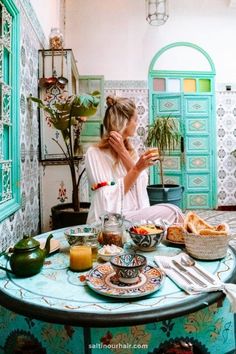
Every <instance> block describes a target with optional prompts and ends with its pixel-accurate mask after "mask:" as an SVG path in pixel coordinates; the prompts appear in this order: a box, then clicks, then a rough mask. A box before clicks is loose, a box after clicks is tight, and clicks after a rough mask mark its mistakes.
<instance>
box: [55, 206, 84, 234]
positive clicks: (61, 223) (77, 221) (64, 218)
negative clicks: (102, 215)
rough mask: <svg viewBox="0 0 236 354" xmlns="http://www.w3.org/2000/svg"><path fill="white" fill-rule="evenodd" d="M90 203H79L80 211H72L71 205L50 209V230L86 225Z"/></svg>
mask: <svg viewBox="0 0 236 354" xmlns="http://www.w3.org/2000/svg"><path fill="white" fill-rule="evenodd" d="M89 207H90V203H88V202H82V203H80V209H81V210H80V211H74V210H73V208H72V204H71V203H66V204H57V205H54V206H53V207H52V208H51V213H52V229H53V230H55V229H61V228H62V227H67V226H75V225H82V224H86V221H87V216H88V210H89Z"/></svg>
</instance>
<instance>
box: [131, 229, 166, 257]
mask: <svg viewBox="0 0 236 354" xmlns="http://www.w3.org/2000/svg"><path fill="white" fill-rule="evenodd" d="M138 226H142V225H138ZM144 226H145V225H144ZM134 230H135V228H134V226H132V227H130V228H129V230H128V231H129V234H130V237H131V239H132V241H133V242H134V243H135V245H136V246H137V247H138V249H139V250H141V251H147V252H149V251H154V250H155V249H156V247H157V246H158V245H159V243H160V242H161V240H162V239H163V237H164V234H165V227H164V226H157V229H156V231H158V230H159V232H155V231H154V233H149V234H139V233H137V232H135V231H134Z"/></svg>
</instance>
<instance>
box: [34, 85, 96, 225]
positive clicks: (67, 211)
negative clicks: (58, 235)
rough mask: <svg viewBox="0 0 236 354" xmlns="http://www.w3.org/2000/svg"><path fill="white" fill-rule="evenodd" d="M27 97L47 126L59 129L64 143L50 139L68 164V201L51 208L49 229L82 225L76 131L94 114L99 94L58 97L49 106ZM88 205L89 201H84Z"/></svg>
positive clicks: (79, 146) (35, 98)
mask: <svg viewBox="0 0 236 354" xmlns="http://www.w3.org/2000/svg"><path fill="white" fill-rule="evenodd" d="M28 99H29V100H31V101H33V102H35V103H37V104H38V107H39V108H41V109H43V110H44V111H45V112H46V115H47V116H48V119H49V122H50V123H51V126H52V127H53V128H55V129H57V130H59V131H60V133H61V135H62V138H63V142H64V146H62V145H61V143H60V142H59V141H58V140H56V139H54V138H53V140H54V141H55V143H56V144H57V145H58V146H59V147H60V149H61V151H62V153H63V155H64V158H65V160H66V161H67V163H68V166H69V168H70V174H71V182H72V203H67V204H59V205H56V206H54V207H52V209H51V211H52V224H53V229H56V228H60V227H65V226H72V225H78V224H83V223H85V222H86V219H87V213H88V210H85V211H84V210H83V211H81V210H80V206H81V203H80V200H79V184H80V180H81V177H82V175H83V173H84V171H85V169H83V170H82V172H79V163H80V161H81V159H82V153H81V144H80V134H81V130H82V128H83V125H84V124H85V122H86V120H87V118H88V117H89V116H92V115H94V114H95V113H96V111H97V107H98V105H99V102H100V93H99V92H98V91H95V92H93V93H91V94H80V95H73V96H62V97H60V99H59V100H58V101H57V102H55V103H54V104H53V105H52V106H50V105H49V104H47V103H44V102H43V101H42V100H41V99H39V98H37V97H32V96H30V97H29V98H28ZM85 207H87V208H88V207H89V203H85Z"/></svg>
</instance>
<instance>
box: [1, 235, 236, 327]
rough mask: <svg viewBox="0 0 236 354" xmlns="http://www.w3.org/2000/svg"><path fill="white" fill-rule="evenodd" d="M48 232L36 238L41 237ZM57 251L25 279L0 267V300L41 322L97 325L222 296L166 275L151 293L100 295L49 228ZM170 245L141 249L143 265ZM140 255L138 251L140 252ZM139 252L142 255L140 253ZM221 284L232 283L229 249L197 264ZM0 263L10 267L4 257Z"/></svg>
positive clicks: (180, 311) (142, 318)
mask: <svg viewBox="0 0 236 354" xmlns="http://www.w3.org/2000/svg"><path fill="white" fill-rule="evenodd" d="M48 234H49V233H45V234H42V235H39V236H37V239H38V240H39V241H40V240H43V239H45V238H46V237H47V235H48ZM53 236H54V239H57V240H59V242H60V250H59V251H58V252H55V253H53V254H51V255H50V256H49V257H47V258H46V259H45V263H44V266H43V268H42V270H41V272H40V273H39V274H37V275H35V276H32V277H29V278H17V277H16V276H14V275H13V274H11V273H8V272H5V271H4V270H0V289H1V290H0V304H1V305H3V306H5V307H6V308H9V309H10V310H12V311H15V312H17V313H20V314H24V315H26V316H28V317H34V318H38V319H40V320H44V321H47V322H53V323H64V324H71V325H79V326H93V327H100V326H102V325H104V322H106V325H107V326H109V325H112V326H120V325H130V324H131V325H132V324H141V323H149V322H154V321H160V320H163V319H165V318H172V317H178V316H182V315H184V314H186V313H190V312H194V311H196V310H198V309H200V308H203V307H205V306H208V305H209V304H211V303H213V302H215V301H217V300H218V299H219V298H221V297H222V298H223V297H224V295H223V294H222V292H219V291H218V292H212V293H204V294H200V295H189V294H187V293H185V292H184V291H182V290H181V289H179V288H178V287H177V285H175V283H174V282H172V281H171V280H170V279H169V278H168V277H166V278H164V281H163V284H162V286H161V287H160V289H158V290H157V291H156V292H154V293H152V294H151V295H148V296H145V297H138V298H131V299H129V298H128V299H127V298H122V296H121V297H119V298H112V297H108V296H104V295H100V294H98V293H96V292H94V291H93V290H92V289H91V288H90V287H88V286H87V284H86V280H85V275H86V274H87V272H72V271H71V270H70V269H69V246H68V243H67V241H66V239H65V237H64V233H63V230H62V229H61V230H55V231H53ZM179 251H180V249H179V248H176V247H168V246H166V245H165V244H160V245H159V246H158V248H157V250H156V251H155V252H146V253H145V256H146V257H147V259H148V264H149V265H151V266H154V263H153V259H154V258H153V257H154V256H155V255H169V256H172V255H173V256H174V255H176V254H177V253H178V252H179ZM140 253H141V252H140ZM143 254H144V253H143ZM199 264H200V265H201V266H202V267H204V268H205V269H207V270H208V271H210V272H211V273H214V274H215V275H217V277H218V278H219V279H220V280H222V281H225V282H233V281H235V265H236V261H235V253H234V251H233V250H232V249H231V248H229V249H228V252H227V256H226V257H225V258H224V259H222V260H220V261H211V262H205V261H204V262H199ZM0 265H2V266H7V267H10V265H9V264H8V260H7V259H6V258H5V257H1V258H0Z"/></svg>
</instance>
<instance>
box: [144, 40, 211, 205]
mask: <svg viewBox="0 0 236 354" xmlns="http://www.w3.org/2000/svg"><path fill="white" fill-rule="evenodd" d="M176 49H177V52H176V55H175V54H173V50H176ZM186 49H187V50H188V51H192V53H194V54H197V55H196V60H195V62H194V55H192V53H187V55H186ZM190 55H191V56H190ZM163 57H164V58H163ZM190 57H191V58H192V59H193V60H192V64H191V65H189V62H188V60H189V58H190ZM170 58H171V60H172V62H173V63H174V65H172V64H171V65H170V64H169V65H170V66H171V67H172V68H171V69H170V70H167V69H163V63H166V64H164V66H166V65H168V60H169V63H171V60H170ZM185 61H186V63H185ZM200 62H201V63H200ZM199 63H200V64H199ZM178 66H179V67H181V70H176V69H175V67H178ZM185 66H186V67H187V68H188V67H189V66H190V67H191V70H189V69H187V70H184V68H185ZM194 66H195V67H197V70H192V67H194ZM198 67H199V68H200V69H199V68H198ZM214 76H215V68H214V64H213V62H212V60H211V58H210V57H209V55H208V54H207V53H206V52H205V51H204V50H203V49H201V48H200V47H198V46H196V45H194V44H191V43H185V42H184V43H182V42H178V43H173V44H171V45H168V46H166V47H164V48H162V49H161V50H160V51H159V52H158V53H157V54H156V55H155V56H154V58H153V60H152V62H151V64H150V68H149V94H150V96H149V103H150V105H149V112H150V113H149V114H150V123H152V122H153V120H155V119H156V118H157V117H160V116H172V117H174V118H176V120H177V121H178V124H179V126H180V129H181V135H182V143H181V144H180V146H179V148H178V149H176V150H175V151H174V152H172V153H171V154H170V155H167V156H166V158H165V164H164V165H165V166H164V167H165V182H166V183H177V184H181V185H183V186H184V188H185V192H184V198H183V205H182V207H183V208H184V209H212V208H215V207H216V197H217V186H216V148H215V147H216V126H215V109H214V106H215V104H214ZM151 183H159V176H158V174H156V173H154V170H153V171H152V172H151Z"/></svg>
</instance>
